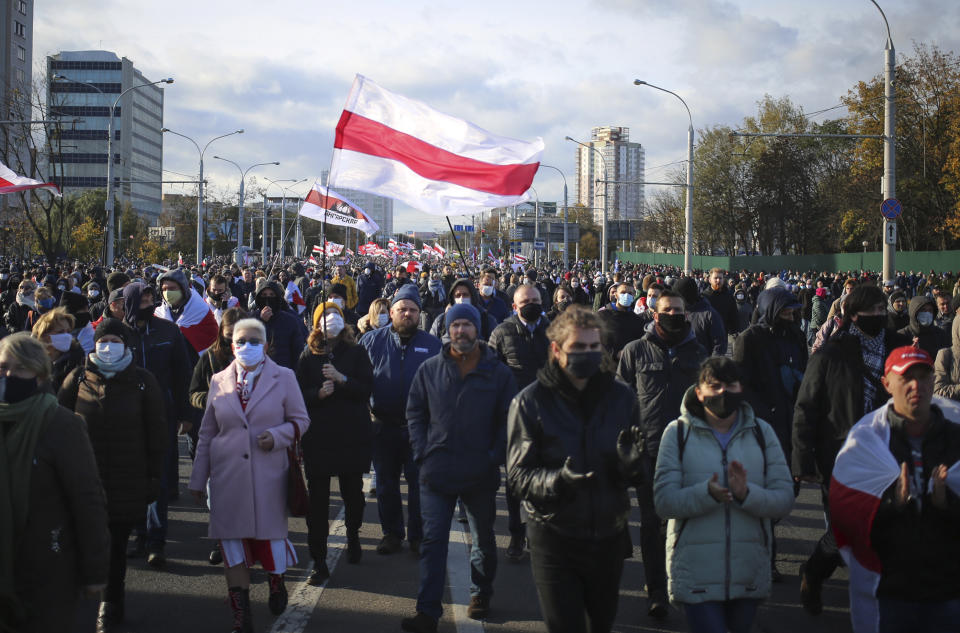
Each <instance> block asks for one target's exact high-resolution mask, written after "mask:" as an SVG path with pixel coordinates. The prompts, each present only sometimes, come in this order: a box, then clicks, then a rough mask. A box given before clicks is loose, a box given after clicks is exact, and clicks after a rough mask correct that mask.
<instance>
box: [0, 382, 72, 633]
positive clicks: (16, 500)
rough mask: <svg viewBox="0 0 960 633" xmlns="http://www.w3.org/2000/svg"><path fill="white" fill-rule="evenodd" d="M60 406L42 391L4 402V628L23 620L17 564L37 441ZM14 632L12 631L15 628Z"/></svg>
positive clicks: (0, 481)
mask: <svg viewBox="0 0 960 633" xmlns="http://www.w3.org/2000/svg"><path fill="white" fill-rule="evenodd" d="M57 407H58V404H57V399H56V397H55V396H54V395H53V394H51V393H42V392H38V393H35V394H34V395H32V396H30V397H29V398H27V399H25V400H22V401H20V402H17V403H15V404H7V403H5V402H0V456H2V457H0V629H2V630H3V631H7V630H8V629H7V627H8V626H9V625H10V623H13V622H17V621H19V620H20V619H21V618H22V617H23V615H24V614H23V607H22V605H21V604H20V602H19V600H18V599H17V596H16V591H15V582H14V577H13V564H14V559H15V557H16V552H17V550H18V548H19V545H20V538H21V536H22V532H23V529H24V526H25V525H26V522H27V513H28V511H29V509H30V476H31V474H32V471H33V460H34V453H35V452H36V448H37V442H38V441H39V440H40V435H41V434H42V433H43V430H44V428H45V427H46V425H47V423H48V422H49V420H50V419H51V418H52V417H53V414H54V413H55V412H56V410H57ZM11 630H12V629H11Z"/></svg>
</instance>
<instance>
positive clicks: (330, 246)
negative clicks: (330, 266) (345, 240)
mask: <svg viewBox="0 0 960 633" xmlns="http://www.w3.org/2000/svg"><path fill="white" fill-rule="evenodd" d="M323 245H324V246H326V247H327V257H336V256H337V255H339V254H340V253H342V252H343V244H337V243H336V242H324V243H323Z"/></svg>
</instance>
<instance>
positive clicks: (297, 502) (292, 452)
mask: <svg viewBox="0 0 960 633" xmlns="http://www.w3.org/2000/svg"><path fill="white" fill-rule="evenodd" d="M290 424H293V444H292V445H291V446H289V447H288V448H287V461H288V462H289V469H288V470H287V507H288V508H289V509H290V516H292V517H305V516H307V510H308V509H309V508H310V496H309V495H308V494H307V482H306V481H304V478H303V451H302V450H301V449H300V427H299V426H297V424H296V423H295V422H291V423H290Z"/></svg>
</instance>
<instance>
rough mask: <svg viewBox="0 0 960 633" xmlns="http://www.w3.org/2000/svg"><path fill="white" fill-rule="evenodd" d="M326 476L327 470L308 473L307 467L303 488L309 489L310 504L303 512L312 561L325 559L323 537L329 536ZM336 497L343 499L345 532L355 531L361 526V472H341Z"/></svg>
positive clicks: (325, 550) (328, 494)
mask: <svg viewBox="0 0 960 633" xmlns="http://www.w3.org/2000/svg"><path fill="white" fill-rule="evenodd" d="M330 479H331V475H329V474H327V473H315V472H311V469H310V467H309V466H308V467H307V488H308V490H309V491H310V506H309V509H308V511H307V546H308V547H309V548H310V557H311V558H312V559H313V560H315V561H324V560H326V558H327V537H328V536H329V535H330V520H329V517H330V515H329V508H330ZM337 479H338V480H339V483H340V496H341V497H342V498H343V515H344V524H345V525H346V527H347V534H350V533H355V532H358V531H359V530H360V526H361V525H363V508H364V507H365V506H366V501H365V500H364V498H363V473H341V474H339V475H337Z"/></svg>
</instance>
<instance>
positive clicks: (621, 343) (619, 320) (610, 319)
mask: <svg viewBox="0 0 960 633" xmlns="http://www.w3.org/2000/svg"><path fill="white" fill-rule="evenodd" d="M636 292H637V291H636V288H634V287H633V284H630V283H626V282H624V283H621V284H619V285H618V286H617V291H616V293H617V294H616V300H615V301H614V302H613V305H612V306H606V307H604V308H602V309H601V310H600V312H598V313H597V314H598V316H599V317H600V320H601V321H603V323H604V326H605V328H606V331H605V332H604V334H605V336H604V341H603V346H604V347H606V348H607V351H608V352H610V355H611V356H613V358H614V360H618V359H619V358H620V352H621V351H622V350H623V348H624V347H626V346H627V344H628V343H631V342H632V341H635V340H637V339H639V338H640V337H641V336H643V328H644V320H643V319H641V318H640V315H638V314H637V313H635V312H634V311H633V304H634V302H635V300H636Z"/></svg>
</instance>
